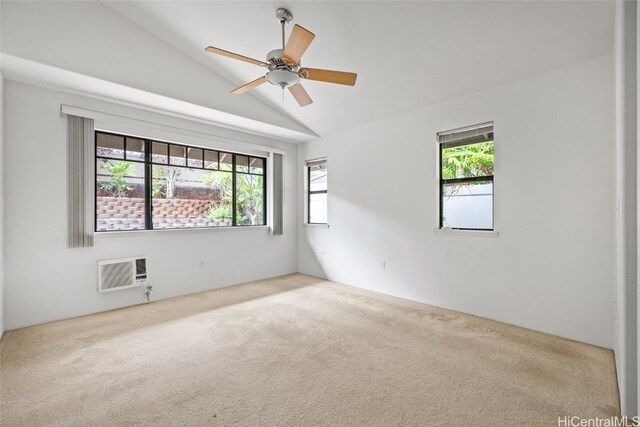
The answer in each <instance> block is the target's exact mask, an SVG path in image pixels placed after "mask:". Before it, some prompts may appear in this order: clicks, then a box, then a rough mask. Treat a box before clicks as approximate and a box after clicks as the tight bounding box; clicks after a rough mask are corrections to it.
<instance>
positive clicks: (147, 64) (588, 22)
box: [0, 0, 614, 141]
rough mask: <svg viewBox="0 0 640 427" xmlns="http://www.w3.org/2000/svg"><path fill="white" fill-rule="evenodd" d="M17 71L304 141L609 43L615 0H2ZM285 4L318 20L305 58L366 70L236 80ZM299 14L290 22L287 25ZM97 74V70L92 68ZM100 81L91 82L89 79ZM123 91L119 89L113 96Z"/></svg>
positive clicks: (8, 49) (268, 45)
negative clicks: (284, 79) (297, 89)
mask: <svg viewBox="0 0 640 427" xmlns="http://www.w3.org/2000/svg"><path fill="white" fill-rule="evenodd" d="M1 6H2V7H1V9H2V13H1V15H2V16H1V24H2V25H1V28H0V35H1V36H2V37H1V40H0V41H1V44H0V48H1V51H2V64H1V65H2V70H3V73H4V76H5V77H6V78H9V79H14V80H18V81H25V82H27V83H33V84H36V83H37V84H42V85H45V86H51V87H54V88H56V89H60V90H67V91H75V92H82V93H85V94H88V95H90V96H94V97H99V98H103V99H113V100H116V99H115V98H118V97H120V98H121V99H120V100H119V101H120V102H125V103H128V104H132V103H138V104H141V105H142V106H143V107H154V108H156V109H163V110H166V111H173V112H177V113H181V114H182V113H184V114H191V115H197V116H198V117H199V118H201V119H203V120H209V121H212V122H215V123H217V124H218V123H219V124H221V125H224V124H225V123H226V122H229V121H230V123H231V124H229V123H227V124H228V125H229V127H232V128H236V129H241V130H243V131H249V132H254V133H258V134H262V135H267V136H269V137H275V138H280V139H284V140H290V141H305V140H309V139H312V138H315V137H317V136H318V135H319V136H321V137H322V136H326V135H328V134H331V133H334V132H339V131H341V130H344V129H348V128H353V127H356V126H359V125H362V124H366V123H370V122H374V121H379V120H383V119H385V118H388V117H392V116H395V115H399V114H403V113H406V112H409V111H412V110H415V109H418V108H422V107H426V106H430V105H434V104H437V103H439V102H443V101H447V100H450V99H453V98H457V97H460V96H464V95H466V94H471V93H474V92H478V91H482V90H485V89H489V88H491V87H495V86H498V85H502V84H506V83H509V82H512V81H515V80H518V79H522V78H526V77H528V76H532V75H535V74H539V73H542V72H545V71H549V70H552V69H554V68H559V67H563V66H567V65H571V64H573V63H576V62H579V61H583V60H587V59H590V58H593V57H596V56H601V55H606V54H610V53H611V52H612V50H613V21H614V17H613V8H614V4H613V2H611V1H567V2H564V1H496V2H493V1H470V2H463V1H446V2H436V1H428V2H418V1H411V2H402V1H393V2H382V1H368V2H365V1H301V2H298V1H295V2H294V1H284V2H280V1H262V2H245V1H229V2H223V1H171V0H167V1H136V2H133V1H122V2H120V1H118V2H116V1H102V2H95V1H94V2H65V1H56V2H48V1H43V2H25V1H2V3H1ZM278 7H286V8H288V9H289V10H291V12H292V13H293V17H294V18H293V23H297V24H300V25H302V26H303V27H305V28H307V29H309V30H310V31H312V32H314V33H315V35H316V38H315V40H314V41H313V43H312V44H311V46H310V47H309V49H308V50H307V52H306V53H305V55H304V57H303V59H302V60H303V61H302V62H303V64H302V65H303V66H309V67H315V68H328V69H335V70H344V71H355V72H357V73H358V81H357V83H356V86H355V87H349V86H340V85H332V84H327V83H321V82H315V81H304V85H305V87H306V89H307V92H308V93H309V94H310V96H311V97H312V98H313V100H314V103H313V104H311V105H309V106H307V107H304V108H301V107H299V106H298V105H297V103H296V102H295V101H294V100H293V98H292V97H291V96H290V94H289V93H286V92H285V93H284V99H283V93H282V90H281V89H280V88H279V87H277V86H272V85H269V84H265V85H262V86H260V87H258V88H257V89H255V90H253V91H251V92H249V93H248V94H245V95H234V94H231V93H230V90H231V89H233V88H234V87H237V86H240V85H242V84H245V83H247V82H249V81H251V80H254V79H256V78H257V77H259V76H261V75H262V74H263V73H264V69H263V68H259V67H257V66H254V65H251V64H247V63H244V62H240V61H236V60H233V59H228V58H225V57H221V56H216V55H212V54H209V53H206V52H204V48H205V47H206V46H209V45H212V46H216V47H219V48H223V49H226V50H230V51H234V52H237V53H240V54H243V55H246V56H250V57H254V58H257V59H264V57H265V55H266V53H267V52H268V51H270V50H272V49H275V48H278V47H280V43H281V40H280V25H279V23H278V22H277V20H276V18H275V11H276V9H277V8H278ZM290 30H291V26H289V27H288V28H287V33H288V32H289V31H290ZM96 79H97V80H96ZM91 92H93V93H91ZM116 101H117V100H116Z"/></svg>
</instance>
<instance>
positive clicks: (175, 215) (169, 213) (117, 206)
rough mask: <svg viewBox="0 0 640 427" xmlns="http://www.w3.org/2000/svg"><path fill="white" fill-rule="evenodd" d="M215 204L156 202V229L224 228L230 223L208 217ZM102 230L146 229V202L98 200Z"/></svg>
mask: <svg viewBox="0 0 640 427" xmlns="http://www.w3.org/2000/svg"><path fill="white" fill-rule="evenodd" d="M212 203H213V201H212V200H201V199H154V200H153V228H154V229H160V228H192V227H221V226H228V225H231V224H230V223H229V222H228V221H225V220H220V219H215V220H214V219H210V218H208V217H207V211H208V210H209V206H211V204H212ZM96 216H97V225H98V230H99V231H103V230H110V231H111V230H113V231H116V230H139V229H144V198H140V197H100V196H99V197H97V199H96Z"/></svg>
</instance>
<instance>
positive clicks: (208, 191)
mask: <svg viewBox="0 0 640 427" xmlns="http://www.w3.org/2000/svg"><path fill="white" fill-rule="evenodd" d="M152 196H153V203H152V208H153V212H152V218H153V228H154V229H163V228H195V227H223V226H230V225H231V197H232V194H231V174H230V173H228V172H217V171H206V170H203V169H189V168H179V167H173V166H159V165H155V166H154V167H153V170H152Z"/></svg>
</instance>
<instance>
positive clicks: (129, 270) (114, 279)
mask: <svg viewBox="0 0 640 427" xmlns="http://www.w3.org/2000/svg"><path fill="white" fill-rule="evenodd" d="M100 270H101V271H100V275H101V276H102V289H103V290H106V289H114V288H119V287H122V286H130V285H131V278H132V277H133V263H131V262H119V263H116V264H104V265H101V266H100Z"/></svg>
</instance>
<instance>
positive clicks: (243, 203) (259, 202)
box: [236, 173, 265, 225]
mask: <svg viewBox="0 0 640 427" xmlns="http://www.w3.org/2000/svg"><path fill="white" fill-rule="evenodd" d="M236 208H237V210H236V224H237V225H264V223H265V222H264V177H262V176H258V175H245V174H240V173H239V174H237V175H236Z"/></svg>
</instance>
